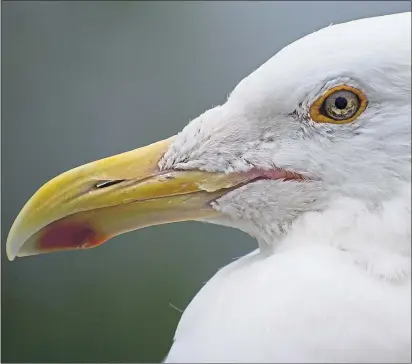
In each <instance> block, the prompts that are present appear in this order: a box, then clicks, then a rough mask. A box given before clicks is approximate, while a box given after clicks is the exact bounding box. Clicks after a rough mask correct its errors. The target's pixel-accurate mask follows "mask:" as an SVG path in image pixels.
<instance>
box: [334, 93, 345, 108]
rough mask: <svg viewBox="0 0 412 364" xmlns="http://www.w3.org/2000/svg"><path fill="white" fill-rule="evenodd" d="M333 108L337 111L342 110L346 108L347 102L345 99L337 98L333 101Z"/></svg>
mask: <svg viewBox="0 0 412 364" xmlns="http://www.w3.org/2000/svg"><path fill="white" fill-rule="evenodd" d="M335 106H336V107H337V108H338V109H339V110H342V109H344V108H345V107H346V106H348V100H346V97H342V96H339V97H337V98H336V99H335Z"/></svg>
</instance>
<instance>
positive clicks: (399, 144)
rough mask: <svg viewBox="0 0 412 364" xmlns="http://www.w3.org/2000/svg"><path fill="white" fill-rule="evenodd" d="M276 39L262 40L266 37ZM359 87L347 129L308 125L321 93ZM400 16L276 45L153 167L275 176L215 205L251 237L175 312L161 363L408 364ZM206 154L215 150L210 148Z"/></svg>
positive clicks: (405, 48) (407, 205) (406, 47)
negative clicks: (357, 112)
mask: <svg viewBox="0 0 412 364" xmlns="http://www.w3.org/2000/svg"><path fill="white" fill-rule="evenodd" d="M274 36H276V35H274ZM339 84H349V85H352V86H355V87H358V88H360V89H362V90H363V91H364V92H365V94H366V95H367V97H368V107H367V109H366V110H365V112H364V113H363V114H362V115H361V116H360V117H359V118H358V119H357V120H355V121H354V122H353V123H350V124H346V125H336V124H318V123H313V121H312V120H310V118H308V117H307V115H308V109H309V107H310V105H311V104H312V103H313V101H314V100H316V99H317V98H318V97H319V96H320V95H322V94H323V93H325V92H326V90H328V89H330V88H331V87H333V86H336V85H339ZM410 140H411V14H410V13H404V14H397V15H390V16H385V17H377V18H370V19H364V20H359V21H354V22H350V23H346V24H341V25H335V26H331V27H328V28H325V29H323V30H321V31H318V32H316V33H313V34H311V35H309V36H307V37H305V38H302V39H300V40H299V41H297V42H295V43H293V44H291V45H289V46H288V47H286V48H285V49H283V50H282V51H281V52H279V53H278V54H277V55H275V56H274V57H273V58H272V59H271V60H269V61H268V62H267V63H266V64H264V65H263V66H262V67H261V68H259V69H258V70H256V71H255V72H254V73H252V74H251V75H250V76H248V77H247V78H245V79H244V80H243V81H242V82H241V83H240V84H239V85H238V86H237V87H236V89H235V90H234V91H233V93H232V94H231V96H230V97H229V99H228V101H227V102H226V103H225V104H224V105H222V106H219V107H216V108H214V109H212V110H209V111H208V112H206V113H205V114H203V115H201V116H200V117H199V118H197V119H196V120H194V121H192V122H191V123H190V124H189V125H188V126H187V127H186V128H185V129H184V130H183V131H182V133H181V134H179V136H178V137H177V139H176V140H175V142H174V144H173V145H172V147H171V148H170V149H169V151H168V152H167V153H166V154H165V156H164V158H163V160H162V161H161V163H160V166H161V168H165V169H166V168H180V169H191V168H198V169H204V170H207V171H225V172H232V171H239V170H248V169H250V168H251V166H258V167H260V168H263V169H265V168H266V169H270V168H273V166H276V167H280V168H286V169H288V170H292V171H295V172H299V173H302V174H303V175H305V176H307V177H310V178H311V179H312V181H305V182H303V183H301V182H290V183H289V182H281V181H267V180H263V181H257V182H255V183H251V184H248V185H246V186H244V187H241V188H239V189H236V190H234V191H233V192H231V193H229V194H227V195H225V196H223V197H222V198H221V199H219V200H217V201H216V203H215V208H216V209H219V210H220V211H222V212H223V213H224V216H225V217H222V218H219V219H217V220H215V221H210V220H208V221H209V222H214V223H218V224H224V225H228V226H232V227H236V228H240V229H242V230H244V231H246V232H248V233H250V234H251V235H252V236H254V237H256V238H257V240H258V241H259V245H260V248H261V249H260V251H256V252H254V253H252V254H250V255H248V256H246V257H243V258H241V259H239V260H238V261H236V262H234V263H232V264H230V265H229V266H227V267H225V268H223V269H222V270H220V271H219V272H218V273H217V274H216V275H215V276H214V277H213V278H212V279H211V280H210V281H209V282H208V283H207V284H206V285H205V287H203V289H202V290H201V291H200V292H199V293H198V294H197V295H196V297H195V298H194V299H193V301H192V302H191V303H190V305H189V306H188V308H187V309H186V310H185V312H184V314H183V316H182V319H181V321H180V323H179V326H178V328H177V331H176V335H175V341H174V344H173V346H172V348H171V350H170V353H169V355H168V357H167V358H166V362H283V363H284V362H375V363H376V362H388V363H389V362H390V363H393V362H396V363H400V362H402V363H409V362H410V361H411V280H410V278H411V223H410V219H411V200H410V198H411V193H410V190H411V184H410V177H411V175H410V173H411V169H410V162H411V149H410V148H411V143H410ZM217 151H219V153H217Z"/></svg>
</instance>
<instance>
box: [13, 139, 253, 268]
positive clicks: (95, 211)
mask: <svg viewBox="0 0 412 364" xmlns="http://www.w3.org/2000/svg"><path fill="white" fill-rule="evenodd" d="M173 139H174V137H172V138H169V139H166V140H162V141H159V142H157V143H154V144H151V145H148V146H146V147H143V148H139V149H135V150H132V151H129V152H126V153H122V154H118V155H115V156H113V157H109V158H105V159H102V160H98V161H96V162H92V163H88V164H85V165H83V166H80V167H77V168H75V169H72V170H70V171H68V172H65V173H63V174H61V175H59V176H57V177H56V178H54V179H52V180H51V181H49V182H47V183H46V184H45V185H44V186H43V187H41V188H40V189H39V190H38V191H37V192H36V193H35V194H34V195H33V196H32V198H31V199H30V200H29V201H28V202H27V203H26V205H25V206H24V208H23V209H22V210H21V212H20V213H19V215H18V216H17V218H16V220H15V221H14V223H13V226H12V228H11V230H10V233H9V236H8V238H7V243H6V252H7V256H8V258H9V259H10V260H13V259H14V258H15V257H16V256H17V257H21V256H27V255H35V254H41V253H48V252H54V251H62V250H73V249H87V248H92V247H95V246H98V245H100V244H102V243H103V242H105V241H107V240H108V239H110V238H112V237H114V236H116V235H119V234H121V233H124V232H127V231H131V230H137V229H140V228H143V227H146V226H151V225H159V224H165V223H171V222H177V221H186V220H201V219H205V218H208V217H214V216H216V215H217V214H218V212H217V211H215V210H214V209H213V208H211V207H210V202H211V201H213V200H214V199H216V198H218V197H220V196H222V195H223V194H225V193H226V192H227V191H229V190H230V189H231V188H232V187H234V186H237V185H239V184H241V183H243V182H245V181H246V180H247V177H246V176H244V175H241V174H224V173H209V172H202V171H194V170H191V171H183V170H166V171H165V170H162V171H161V170H159V168H158V162H159V160H160V158H161V157H162V156H163V154H164V153H165V152H166V150H167V148H168V147H169V145H170V144H171V142H172V141H173Z"/></svg>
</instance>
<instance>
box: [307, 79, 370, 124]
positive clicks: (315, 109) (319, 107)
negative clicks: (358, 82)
mask: <svg viewBox="0 0 412 364" xmlns="http://www.w3.org/2000/svg"><path fill="white" fill-rule="evenodd" d="M338 91H347V92H350V93H352V94H354V95H356V97H357V98H358V101H359V104H358V109H357V110H356V112H355V113H354V114H353V115H351V116H350V117H348V118H347V119H334V118H332V117H329V116H327V115H325V114H324V113H323V112H322V111H323V107H324V103H325V101H326V100H327V99H328V98H329V97H330V96H331V95H333V94H334V93H336V92H338ZM367 106H368V99H367V98H366V96H365V94H364V93H363V92H362V91H361V90H359V89H357V88H355V87H352V86H348V85H340V86H336V87H332V88H331V89H329V90H328V91H326V92H325V93H324V94H323V95H322V96H321V97H319V98H318V99H317V100H316V101H315V102H314V103H313V104H312V106H311V107H310V110H309V114H310V117H311V119H312V120H313V121H314V122H316V123H330V124H349V123H351V122H352V121H354V120H356V119H357V118H358V117H359V115H360V114H362V113H363V112H364V111H365V109H366V107H367Z"/></svg>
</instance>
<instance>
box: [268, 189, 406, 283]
mask: <svg viewBox="0 0 412 364" xmlns="http://www.w3.org/2000/svg"><path fill="white" fill-rule="evenodd" d="M310 245H312V246H318V247H319V246H327V247H333V248H336V249H338V250H340V251H342V253H344V254H346V255H347V256H348V257H349V260H350V261H352V263H354V264H356V265H358V266H359V267H360V269H364V270H366V271H367V272H368V273H370V274H372V275H373V276H375V277H377V278H380V279H385V280H390V281H401V280H404V279H410V277H411V184H410V183H405V185H404V186H403V188H402V189H401V190H400V191H399V193H398V194H397V195H396V196H394V197H393V198H390V199H387V200H386V201H383V202H381V203H379V204H376V205H375V206H374V207H373V208H372V207H371V206H367V204H366V203H365V202H362V201H360V200H357V199H352V198H336V199H334V200H332V201H331V202H330V203H329V205H328V207H327V208H326V209H324V210H323V211H311V212H307V213H305V214H302V216H301V217H299V218H298V219H296V220H295V221H294V223H293V224H292V225H291V227H290V229H288V232H287V234H285V235H284V237H282V238H281V239H280V241H277V242H276V244H274V246H273V251H272V253H274V254H277V253H280V252H282V251H284V250H289V249H299V248H300V247H307V246H310Z"/></svg>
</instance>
